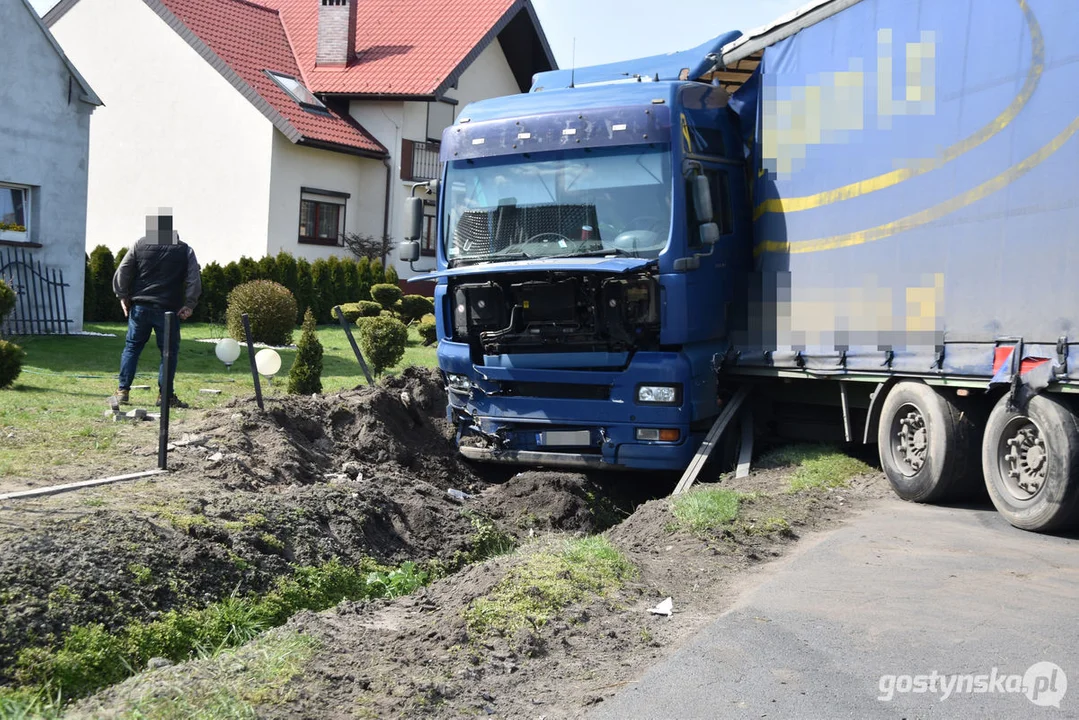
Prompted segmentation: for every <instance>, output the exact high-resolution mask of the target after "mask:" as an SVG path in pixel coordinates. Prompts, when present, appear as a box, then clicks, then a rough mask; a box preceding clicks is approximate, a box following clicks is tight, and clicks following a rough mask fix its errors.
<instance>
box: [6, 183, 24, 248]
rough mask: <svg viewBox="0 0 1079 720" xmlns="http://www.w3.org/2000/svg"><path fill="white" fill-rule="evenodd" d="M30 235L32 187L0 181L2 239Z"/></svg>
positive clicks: (15, 238) (20, 237) (21, 237)
mask: <svg viewBox="0 0 1079 720" xmlns="http://www.w3.org/2000/svg"><path fill="white" fill-rule="evenodd" d="M29 236H30V188H29V187H26V186H25V185H11V184H8V183H0V239H14V240H25V239H28V238H29Z"/></svg>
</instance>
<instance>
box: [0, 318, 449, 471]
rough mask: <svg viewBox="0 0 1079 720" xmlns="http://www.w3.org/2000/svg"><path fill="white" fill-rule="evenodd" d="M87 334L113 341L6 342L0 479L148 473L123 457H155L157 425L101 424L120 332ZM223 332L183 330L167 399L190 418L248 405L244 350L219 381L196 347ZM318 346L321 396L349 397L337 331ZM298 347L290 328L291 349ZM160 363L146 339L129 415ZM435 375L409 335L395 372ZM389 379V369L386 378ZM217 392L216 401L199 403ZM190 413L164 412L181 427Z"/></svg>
mask: <svg viewBox="0 0 1079 720" xmlns="http://www.w3.org/2000/svg"><path fill="white" fill-rule="evenodd" d="M86 330H87V331H91V332H101V333H114V334H115V336H116V337H90V336H69V337H63V336H37V337H17V338H11V339H12V340H13V341H14V342H16V343H18V344H19V345H21V346H22V347H23V349H24V350H25V351H26V361H25V364H24V365H23V370H22V374H21V375H20V376H19V379H18V380H16V381H15V384H14V385H13V386H12V387H10V388H7V389H5V390H0V479H4V480H7V479H12V478H23V479H27V480H43V479H44V480H49V481H56V482H62V481H68V480H82V479H89V478H92V477H101V476H102V470H106V471H107V470H109V469H114V471H115V472H125V471H129V470H133V469H151V468H153V467H155V464H156V457H147V456H145V455H140V456H138V457H132V450H133V449H134V448H136V447H140V448H146V447H150V448H153V447H156V437H157V423H156V422H142V423H139V424H137V425H136V424H131V423H117V422H113V421H112V420H111V419H110V418H107V417H105V416H104V412H105V410H107V409H108V406H107V404H106V399H107V398H108V396H109V395H111V394H112V393H113V392H114V391H115V390H116V374H117V372H118V371H119V368H120V352H121V350H122V349H123V346H124V334H125V333H126V332H127V325H126V324H114V323H106V324H97V325H94V324H88V325H87V326H86ZM224 332H225V331H224V327H223V326H221V325H210V324H200V323H194V324H192V323H184V324H183V326H182V329H181V342H180V359H179V366H178V368H177V371H176V380H175V391H176V394H177V395H178V396H180V398H181V399H182V400H184V401H186V402H188V403H189V404H190V405H191V407H192V408H193V409H199V408H211V407H215V406H218V405H221V404H223V403H225V402H227V401H228V400H230V399H231V398H234V397H237V396H249V397H250V396H253V395H254V392H255V390H254V384H253V382H252V380H251V373H250V365H249V363H248V360H247V354H246V350H245V351H244V354H242V355H241V356H240V359H239V360H238V361H237V362H236V364H235V365H233V366H232V370H231V371H226V369H225V366H224V365H223V364H222V363H221V362H220V361H219V360H218V359H217V357H216V356H215V355H214V345H213V344H212V343H202V342H197V340H198V339H199V338H219V337H222V336H223V335H224ZM318 335H319V340H321V341H322V347H323V350H324V354H323V369H322V387H323V391H324V392H334V391H337V390H343V389H347V388H353V387H356V386H357V385H361V384H363V383H364V379H363V373H362V372H361V371H360V368H359V365H358V364H357V363H356V358H355V356H354V355H353V354H352V349H351V347H350V346H349V343H348V339H347V338H346V337H345V332H344V330H342V329H341V327H340V326H337V325H326V326H323V327H320V328H319V330H318ZM299 339H300V331H299V329H298V328H297V330H296V333H295V335H294V336H293V342H296V341H298V340H299ZM279 352H280V353H281V372H279V373H278V374H277V378H276V379H275V381H274V383H273V384H272V385H268V384H267V383H266V382H263V384H262V392H263V394H264V396H266V397H283V396H285V395H286V388H287V385H288V370H289V368H290V367H292V360H293V358H294V357H295V356H296V351H295V350H279ZM160 358H161V355H160V353H159V352H158V350H157V346H156V344H155V342H154V340H153V339H151V340H150V342H149V343H147V345H146V347H145V349H144V350H143V352H142V357H141V358H140V359H139V370H138V374H137V375H136V376H135V382H134V384H135V385H149V386H150V389H149V390H134V389H133V390H132V391H131V403H132V404H131V405H130V406H128V409H130V408H134V407H143V408H146V409H148V410H154V409H155V408H154V401H155V400H156V399H157V368H158V364H159V363H160ZM408 365H422V366H427V367H434V366H435V365H436V360H435V348H434V346H431V347H423V346H422V343H421V340H420V337H419V335H418V334H417V333H416V331H415V330H414V329H412V328H410V329H409V344H408V348H407V349H406V350H405V356H404V358H403V359H402V361H401V363H400V364H399V367H406V366H408ZM388 372H389V373H391V374H392V373H393V372H394V371H393V370H392V369H391V370H390V371H388ZM204 388H209V389H217V390H221V394H220V395H207V394H201V393H199V390H200V389H204ZM190 412H191V411H190V410H173V411H172V413H171V416H172V418H173V419H174V420H183V419H184V417H185V416H186V415H187V414H188V413H190Z"/></svg>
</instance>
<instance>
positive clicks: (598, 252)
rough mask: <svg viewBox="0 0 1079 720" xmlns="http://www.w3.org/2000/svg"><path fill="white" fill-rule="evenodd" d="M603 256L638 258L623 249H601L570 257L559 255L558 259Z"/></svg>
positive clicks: (578, 253)
mask: <svg viewBox="0 0 1079 720" xmlns="http://www.w3.org/2000/svg"><path fill="white" fill-rule="evenodd" d="M601 255H620V256H623V257H636V255H633V254H632V253H628V252H626V251H625V250H623V249H622V248H614V247H612V248H601V249H599V250H585V251H583V252H576V253H570V254H569V255H559V256H558V257H599V256H601Z"/></svg>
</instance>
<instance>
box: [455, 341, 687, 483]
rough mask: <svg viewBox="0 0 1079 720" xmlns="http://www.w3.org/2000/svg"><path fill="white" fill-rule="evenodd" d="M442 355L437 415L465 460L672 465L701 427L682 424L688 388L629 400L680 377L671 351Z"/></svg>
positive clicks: (594, 466) (679, 359)
mask: <svg viewBox="0 0 1079 720" xmlns="http://www.w3.org/2000/svg"><path fill="white" fill-rule="evenodd" d="M444 349H445V348H444ZM443 357H445V355H443ZM447 364H448V365H450V366H451V367H449V368H444V372H445V374H446V378H447V386H448V387H447V389H448V390H449V393H448V395H449V406H448V408H447V413H448V418H447V419H448V420H449V421H450V422H451V423H453V424H454V426H455V427H456V428H457V431H458V446H459V448H460V452H461V454H462V455H463V456H464V457H466V458H469V459H471V460H477V461H482V462H492V463H506V464H515V465H530V466H535V467H549V468H566V469H578V470H615V469H626V470H681V469H684V468H685V467H686V465H687V464H688V463H689V461H690V460H691V459H692V456H693V453H694V452H695V450H696V448H697V446H698V445H699V443H700V439H701V437H702V436H703V432H694V431H693V429H692V428H691V424H690V419H691V417H692V416H693V413H692V411H691V406H692V400H691V397H690V393H688V392H685V393H683V392H679V393H678V400H677V402H668V403H642V402H640V401H639V388H640V387H641V386H642V385H645V384H664V383H665V384H669V385H672V386H678V387H682V385H683V384H685V383H686V382H687V379H688V378H689V377H690V373H689V368H688V363H687V362H686V360H685V358H684V357H683V356H682V355H680V354H679V353H666V352H640V353H637V354H635V355H634V356H633V357H632V358H631V359H630V360H629V363H628V364H627V365H626V366H625V367H623V368H619V369H611V370H596V369H587V370H584V369H573V368H562V369H554V368H520V367H512V366H509V367H508V366H506V365H502V366H493V365H472V364H471V362H469V363H468V365H467V367H466V366H464V363H461V364H454V363H447ZM462 370H463V371H464V372H461V371H462Z"/></svg>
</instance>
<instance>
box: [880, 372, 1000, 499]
mask: <svg viewBox="0 0 1079 720" xmlns="http://www.w3.org/2000/svg"><path fill="white" fill-rule="evenodd" d="M976 432H977V428H976V426H975V423H974V422H973V420H972V419H971V417H970V416H969V414H967V413H964V412H963V411H962V410H961V409H960V408H959V407H958V406H957V404H956V403H955V401H953V400H952V399H950V398H947V397H945V396H943V395H941V394H940V393H938V392H936V391H935V390H934V389H933V388H931V387H929V386H928V385H925V384H924V383H920V382H901V383H899V384H897V385H896V386H895V387H893V388H892V390H891V392H890V393H888V397H887V398H885V400H884V406H883V407H882V408H881V415H880V424H879V426H878V428H877V443H878V447H879V451H880V464H881V467H882V468H883V469H884V474H885V475H886V476H887V477H888V482H890V483H891V485H892V489H893V490H895V493H896V495H898V496H899V497H901V498H903V499H904V500H911V501H913V502H921V503H932V502H939V501H941V500H945V499H948V498H954V497H957V496H959V495H962V494H963V493H964V491H965V490H966V489H967V488H968V486H969V484H970V477H971V474H972V473H973V472H976V471H977V464H978V448H977V438H976Z"/></svg>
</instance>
